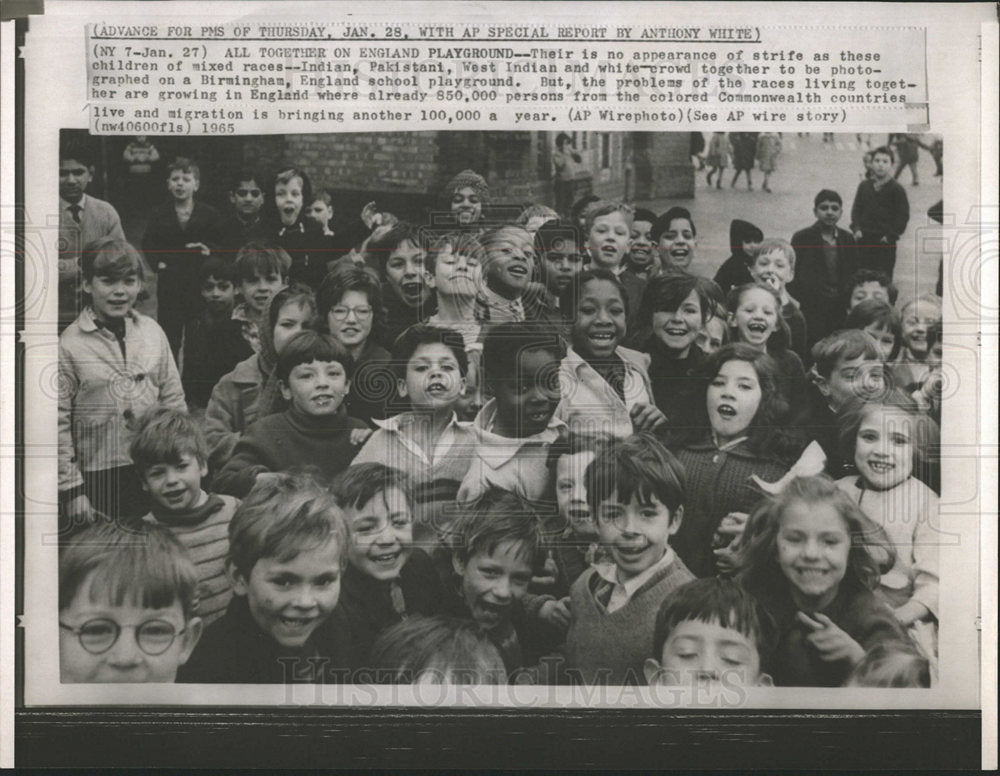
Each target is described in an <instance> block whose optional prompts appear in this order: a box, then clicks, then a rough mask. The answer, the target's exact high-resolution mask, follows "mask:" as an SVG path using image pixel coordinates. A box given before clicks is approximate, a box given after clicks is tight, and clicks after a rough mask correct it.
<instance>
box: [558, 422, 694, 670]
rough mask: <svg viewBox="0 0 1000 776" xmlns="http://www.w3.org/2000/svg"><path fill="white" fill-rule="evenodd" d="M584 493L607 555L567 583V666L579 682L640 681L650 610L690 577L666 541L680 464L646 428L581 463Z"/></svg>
mask: <svg viewBox="0 0 1000 776" xmlns="http://www.w3.org/2000/svg"><path fill="white" fill-rule="evenodd" d="M586 478H587V501H588V503H589V504H590V508H591V510H592V513H593V515H594V520H595V522H596V525H597V534H598V537H599V539H600V542H601V545H602V546H603V547H604V548H605V549H606V550H607V551H608V553H609V555H610V558H611V560H610V562H606V563H600V564H597V565H595V566H593V567H592V568H591V569H590V570H589V571H587V572H585V573H584V574H583V575H582V576H581V577H580V578H579V579H578V580H577V581H576V582H575V583H574V584H573V587H572V589H571V590H570V599H571V603H570V610H571V612H572V620H571V622H570V627H569V632H568V633H567V635H566V668H567V670H568V671H569V672H570V675H571V676H572V677H573V678H574V679H575V680H576V681H578V682H581V683H583V684H614V685H620V684H643V683H644V679H643V664H644V662H645V660H646V658H647V657H648V656H649V655H650V653H651V652H652V649H653V626H654V613H655V612H656V611H657V609H658V608H659V606H660V603H661V602H662V601H663V599H664V597H666V595H667V594H668V593H670V591H672V590H674V589H676V588H678V587H679V586H681V585H683V584H684V583H685V582H689V581H691V580H693V579H694V575H693V574H692V573H691V572H690V571H689V570H688V568H687V566H685V565H684V562H683V561H682V560H681V559H680V558H679V557H678V556H677V555H676V554H675V553H674V551H673V549H672V548H671V547H670V545H669V544H668V540H669V539H670V537H671V536H672V535H673V534H675V533H676V532H677V530H678V528H680V525H681V520H682V518H683V515H684V506H683V503H684V496H685V486H684V469H683V467H682V466H681V465H680V464H679V463H678V462H677V459H676V458H674V456H673V455H672V454H671V453H670V452H669V451H668V450H667V449H666V448H665V447H664V446H663V445H662V444H661V443H660V442H659V441H658V440H657V439H656V437H654V436H653V435H651V434H647V433H641V434H636V435H634V436H633V437H631V438H629V439H628V440H625V441H624V442H621V443H619V444H617V445H616V446H615V447H611V448H608V449H605V450H602V451H600V452H599V453H598V455H597V457H596V458H595V459H594V462H593V463H592V464H591V465H590V466H589V467H588V468H587V474H586Z"/></svg>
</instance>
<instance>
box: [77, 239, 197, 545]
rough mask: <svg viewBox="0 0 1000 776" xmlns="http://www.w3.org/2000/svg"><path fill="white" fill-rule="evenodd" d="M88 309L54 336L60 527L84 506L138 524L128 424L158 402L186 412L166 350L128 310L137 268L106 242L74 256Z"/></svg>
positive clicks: (155, 329)
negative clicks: (56, 342) (78, 261)
mask: <svg viewBox="0 0 1000 776" xmlns="http://www.w3.org/2000/svg"><path fill="white" fill-rule="evenodd" d="M81 272H82V276H83V293H84V299H85V300H86V301H87V306H86V307H85V308H84V310H83V311H82V312H81V313H80V315H79V317H78V318H77V319H76V321H74V322H73V323H72V324H70V326H69V327H68V328H67V329H66V330H65V331H64V332H63V333H62V334H61V335H60V336H59V378H60V385H61V386H63V388H64V389H63V390H60V391H59V411H58V428H59V431H58V433H59V437H58V438H59V504H60V507H61V512H62V517H63V518H64V520H65V521H67V522H66V524H65V525H62V526H61V527H62V528H65V529H69V528H71V527H72V526H73V525H78V524H79V523H81V522H83V521H86V520H87V519H88V518H89V517H90V515H91V508H93V509H96V510H97V511H98V512H101V513H102V514H105V515H107V516H109V517H111V518H121V519H129V518H138V517H141V516H142V515H143V514H145V513H146V512H147V511H148V509H149V507H148V504H147V499H146V495H145V494H144V493H143V492H142V488H141V485H140V481H139V476H138V474H137V473H136V471H135V467H134V466H133V465H132V461H131V459H130V458H129V454H128V448H129V443H130V442H131V441H132V435H133V433H134V431H135V425H136V421H137V419H138V418H139V416H141V415H142V414H143V413H144V412H146V411H147V410H148V409H150V408H151V407H154V406H156V405H158V404H160V405H164V406H167V407H172V408H174V409H177V410H180V411H184V410H185V409H186V406H185V403H184V391H183V389H182V388H181V379H180V375H179V374H178V373H177V367H176V366H175V364H174V357H173V355H171V353H170V345H169V343H168V342H167V338H166V335H165V334H164V333H163V329H161V328H160V327H159V326H158V325H157V323H156V321H154V320H153V319H152V318H147V317H146V316H144V315H142V314H141V313H138V312H136V311H135V310H134V309H133V308H134V306H135V301H136V298H137V297H138V296H139V291H140V289H141V288H142V281H143V261H142V258H141V256H140V255H139V251H137V250H136V249H135V248H133V247H132V246H131V245H129V244H128V243H127V242H125V241H124V240H113V239H107V240H104V241H101V242H98V243H97V244H96V245H94V246H93V247H92V248H90V249H88V250H86V251H84V253H83V256H82V258H81Z"/></svg>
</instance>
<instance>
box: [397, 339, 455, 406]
mask: <svg viewBox="0 0 1000 776" xmlns="http://www.w3.org/2000/svg"><path fill="white" fill-rule="evenodd" d="M398 388H399V395H400V396H402V397H403V398H404V399H405V398H409V400H410V404H411V405H412V406H413V408H414V409H421V410H447V409H451V408H452V407H454V406H455V402H456V401H458V397H459V396H461V395H462V391H464V390H465V378H463V377H462V375H461V372H460V371H459V367H458V359H456V358H455V354H454V353H453V352H452V350H451V348H449V347H448V346H447V345H442V344H440V343H437V342H434V343H428V344H426V345H419V346H418V347H417V349H416V350H415V351H413V355H412V356H410V360H409V361H408V362H407V364H406V379H405V380H400V381H399V384H398Z"/></svg>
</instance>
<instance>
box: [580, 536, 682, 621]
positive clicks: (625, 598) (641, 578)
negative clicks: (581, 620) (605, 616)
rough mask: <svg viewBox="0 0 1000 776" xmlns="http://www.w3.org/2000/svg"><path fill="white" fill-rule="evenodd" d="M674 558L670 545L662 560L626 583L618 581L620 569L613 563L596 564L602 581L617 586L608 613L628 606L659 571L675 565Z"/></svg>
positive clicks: (595, 567)
mask: <svg viewBox="0 0 1000 776" xmlns="http://www.w3.org/2000/svg"><path fill="white" fill-rule="evenodd" d="M674 557H675V554H674V550H673V548H672V547H671V546H670V545H669V544H668V545H667V550H666V552H664V553H663V557H662V558H660V559H659V560H658V561H656V563H654V564H653V565H652V566H650V567H649V568H648V569H646V570H645V571H643V572H642V573H641V574H637V575H636V576H634V577H632V578H630V579H627V580H625V581H624V582H622V581H621V580H619V579H618V567H617V566H616V565H615V564H614V563H612V562H611V561H605V562H603V563H595V564H594V570H595V571H596V572H597V573H598V574H600V576H601V578H602V579H604V580H605V581H607V582H610V583H611V584H612V585H614V586H615V587H614V590H613V591H612V593H611V599H610V600H609V601H608V606H607V611H608V613H609V614H610V613H611V612H613V611H615V610H616V609H620V608H621V607H623V606H624V605H625V604H627V603H628V602H629V601H630V600H631V599H632V596H633V595H635V593H636V591H637V590H638V589H639V588H641V587H642V586H643V585H644V584H646V583H647V582H648V581H649V580H650V579H652V578H653V577H654V576H655V575H656V574H657V573H658V572H659V571H661V570H662V569H664V568H666V567H667V566H669V565H670V564H671V563H673V562H674Z"/></svg>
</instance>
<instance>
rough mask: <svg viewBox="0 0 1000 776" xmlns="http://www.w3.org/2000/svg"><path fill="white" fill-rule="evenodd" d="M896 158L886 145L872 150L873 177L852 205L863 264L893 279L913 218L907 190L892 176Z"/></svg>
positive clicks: (853, 229)
mask: <svg viewBox="0 0 1000 776" xmlns="http://www.w3.org/2000/svg"><path fill="white" fill-rule="evenodd" d="M893 163H894V157H893V154H892V151H891V150H890V149H889V148H886V147H885V146H882V147H880V148H876V149H875V150H874V151H872V178H871V180H864V181H861V183H860V184H858V190H857V193H856V194H855V195H854V204H853V205H852V206H851V231H852V232H854V239H855V240H857V241H858V252H859V264H860V265H861V266H862V267H864V268H865V269H874V270H878V271H879V272H884V273H885V274H886V275H888V276H889V279H890V280H892V273H893V270H894V269H895V267H896V242H897V241H898V240H899V238H900V236H901V235H902V234H903V232H905V231H906V225H907V223H908V222H909V220H910V202H909V200H908V199H907V197H906V192H905V191H904V190H903V187H902V186H900V185H899V184H898V183H897V182H896V181H895V180H894V179H893V177H892V167H893Z"/></svg>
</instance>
